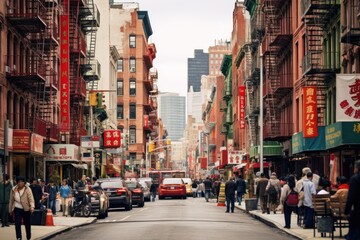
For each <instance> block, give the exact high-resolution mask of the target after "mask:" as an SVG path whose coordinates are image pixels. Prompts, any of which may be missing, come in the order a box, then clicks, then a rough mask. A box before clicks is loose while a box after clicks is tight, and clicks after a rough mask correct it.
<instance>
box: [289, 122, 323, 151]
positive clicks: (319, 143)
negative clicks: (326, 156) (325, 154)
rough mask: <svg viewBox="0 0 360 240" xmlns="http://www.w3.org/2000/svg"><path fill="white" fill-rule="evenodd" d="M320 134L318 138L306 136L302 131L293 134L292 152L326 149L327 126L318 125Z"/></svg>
mask: <svg viewBox="0 0 360 240" xmlns="http://www.w3.org/2000/svg"><path fill="white" fill-rule="evenodd" d="M318 132H319V136H318V137H316V138H304V137H303V133H302V132H298V133H296V134H294V135H293V136H292V139H291V149H292V154H297V153H302V152H311V151H324V150H325V127H324V126H319V127H318Z"/></svg>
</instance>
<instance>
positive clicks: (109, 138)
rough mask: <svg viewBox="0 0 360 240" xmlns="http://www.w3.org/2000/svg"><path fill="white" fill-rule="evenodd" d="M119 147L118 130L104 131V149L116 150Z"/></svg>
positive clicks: (119, 134)
mask: <svg viewBox="0 0 360 240" xmlns="http://www.w3.org/2000/svg"><path fill="white" fill-rule="evenodd" d="M120 146H121V131H120V130H105V131H104V148H118V147H120Z"/></svg>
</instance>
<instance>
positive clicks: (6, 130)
mask: <svg viewBox="0 0 360 240" xmlns="http://www.w3.org/2000/svg"><path fill="white" fill-rule="evenodd" d="M8 131H9V120H5V126H4V159H3V204H5V174H6V161H7V157H8V155H9V149H8V145H9V143H8ZM2 207H4V206H2Z"/></svg>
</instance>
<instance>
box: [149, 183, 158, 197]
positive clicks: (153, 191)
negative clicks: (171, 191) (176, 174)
mask: <svg viewBox="0 0 360 240" xmlns="http://www.w3.org/2000/svg"><path fill="white" fill-rule="evenodd" d="M156 191H157V189H156V184H154V183H152V184H151V186H150V193H151V201H153V202H155V199H156Z"/></svg>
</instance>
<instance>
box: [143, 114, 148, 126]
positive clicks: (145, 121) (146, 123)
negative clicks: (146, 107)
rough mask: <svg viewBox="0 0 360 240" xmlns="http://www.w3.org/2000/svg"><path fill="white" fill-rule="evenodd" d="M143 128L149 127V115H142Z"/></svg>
mask: <svg viewBox="0 0 360 240" xmlns="http://www.w3.org/2000/svg"><path fill="white" fill-rule="evenodd" d="M144 127H146V128H147V127H149V115H144Z"/></svg>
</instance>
